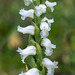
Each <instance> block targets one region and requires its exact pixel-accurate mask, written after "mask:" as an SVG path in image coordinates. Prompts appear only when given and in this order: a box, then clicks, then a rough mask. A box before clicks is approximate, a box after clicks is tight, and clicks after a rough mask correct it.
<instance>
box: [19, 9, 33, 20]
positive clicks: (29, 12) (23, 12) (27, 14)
mask: <svg viewBox="0 0 75 75" xmlns="http://www.w3.org/2000/svg"><path fill="white" fill-rule="evenodd" d="M19 14H20V15H21V19H22V20H25V18H26V17H31V18H33V17H34V16H33V14H34V10H33V9H30V10H24V9H21V10H20V12H19Z"/></svg>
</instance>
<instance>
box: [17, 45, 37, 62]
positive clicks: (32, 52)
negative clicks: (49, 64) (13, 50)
mask: <svg viewBox="0 0 75 75" xmlns="http://www.w3.org/2000/svg"><path fill="white" fill-rule="evenodd" d="M17 52H19V54H20V55H21V58H22V62H23V63H25V62H24V59H25V58H26V57H27V56H29V55H36V48H35V47H34V46H28V47H27V48H26V49H23V50H22V49H21V48H18V50H17Z"/></svg>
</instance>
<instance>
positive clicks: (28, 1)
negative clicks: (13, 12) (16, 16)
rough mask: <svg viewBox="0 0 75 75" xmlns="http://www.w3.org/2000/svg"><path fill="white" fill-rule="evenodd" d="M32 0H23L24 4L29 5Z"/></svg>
mask: <svg viewBox="0 0 75 75" xmlns="http://www.w3.org/2000/svg"><path fill="white" fill-rule="evenodd" d="M32 2H33V0H24V4H25V6H29V5H30V4H31V3H32Z"/></svg>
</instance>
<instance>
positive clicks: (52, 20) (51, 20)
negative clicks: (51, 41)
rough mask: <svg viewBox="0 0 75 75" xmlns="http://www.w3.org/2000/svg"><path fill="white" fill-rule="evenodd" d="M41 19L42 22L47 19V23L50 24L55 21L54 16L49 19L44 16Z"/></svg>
mask: <svg viewBox="0 0 75 75" xmlns="http://www.w3.org/2000/svg"><path fill="white" fill-rule="evenodd" d="M41 21H42V22H45V21H47V23H48V24H49V26H51V23H53V22H54V19H53V18H52V19H48V18H47V17H44V18H43V19H42V20H41Z"/></svg>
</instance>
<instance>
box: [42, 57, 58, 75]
mask: <svg viewBox="0 0 75 75" xmlns="http://www.w3.org/2000/svg"><path fill="white" fill-rule="evenodd" d="M42 64H43V65H44V67H46V68H47V69H48V72H47V75H54V69H55V68H58V66H57V64H58V62H55V61H54V62H52V61H51V60H50V59H48V58H43V61H42Z"/></svg>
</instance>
